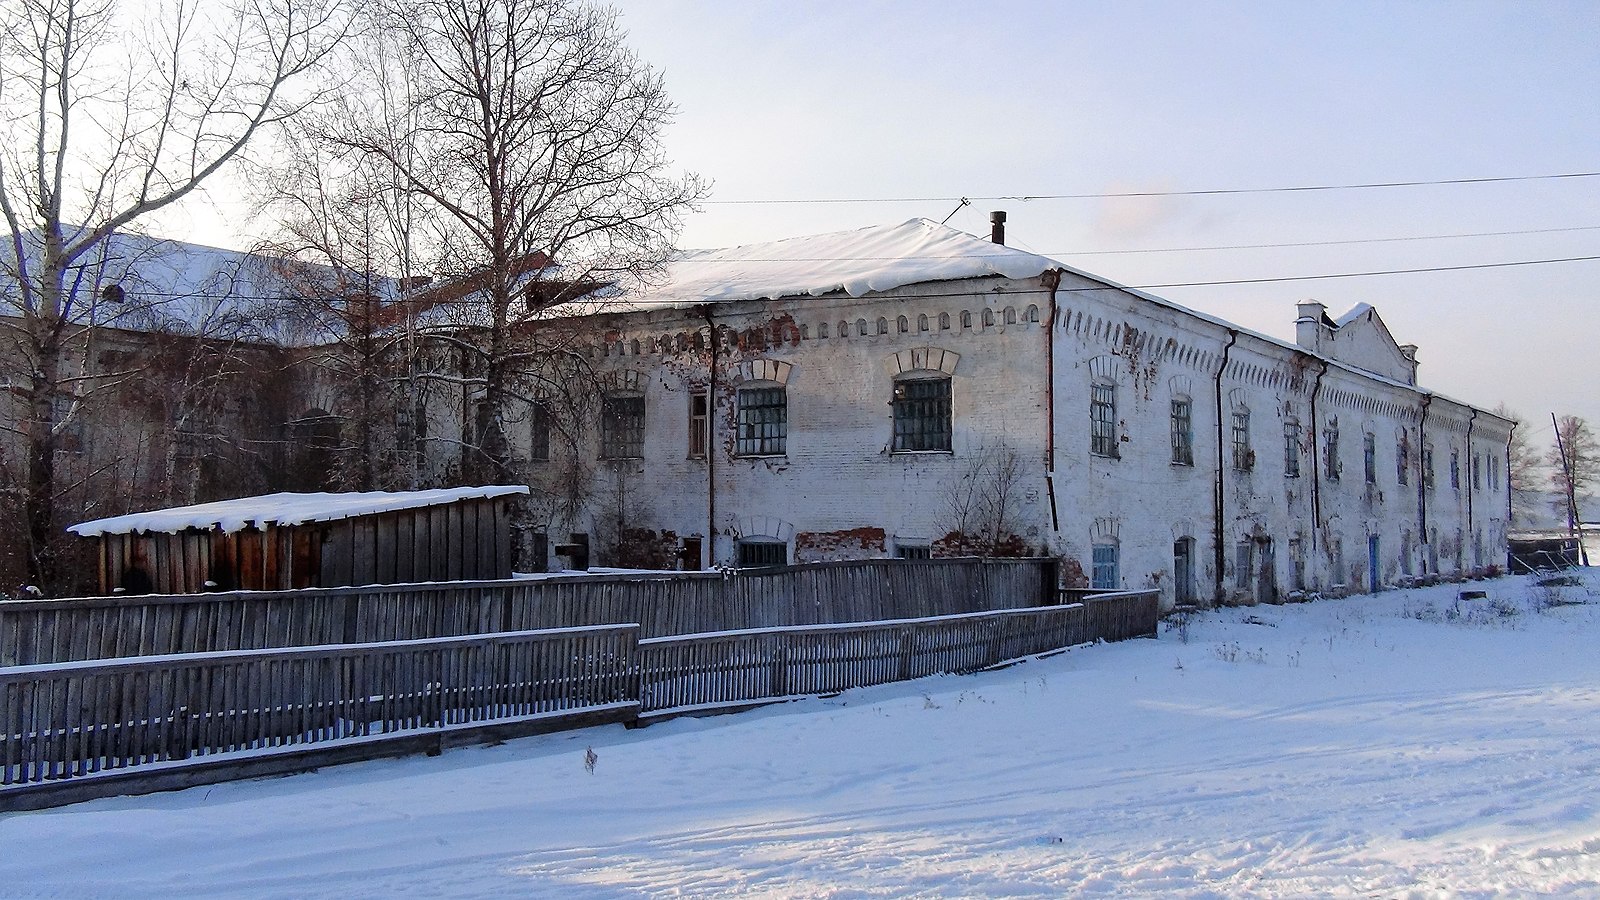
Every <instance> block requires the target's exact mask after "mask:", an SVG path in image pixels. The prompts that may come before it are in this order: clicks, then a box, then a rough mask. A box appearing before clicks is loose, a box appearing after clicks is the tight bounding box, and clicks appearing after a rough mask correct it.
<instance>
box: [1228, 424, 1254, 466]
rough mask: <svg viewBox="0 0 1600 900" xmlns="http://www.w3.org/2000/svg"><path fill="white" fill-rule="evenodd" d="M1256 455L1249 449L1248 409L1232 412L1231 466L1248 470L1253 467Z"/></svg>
mask: <svg viewBox="0 0 1600 900" xmlns="http://www.w3.org/2000/svg"><path fill="white" fill-rule="evenodd" d="M1255 464H1256V455H1255V453H1254V451H1252V450H1251V449H1250V410H1248V409H1238V410H1234V412H1233V467H1234V468H1235V469H1242V470H1246V471H1248V470H1249V469H1253V468H1255Z"/></svg>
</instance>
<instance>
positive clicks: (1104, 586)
mask: <svg viewBox="0 0 1600 900" xmlns="http://www.w3.org/2000/svg"><path fill="white" fill-rule="evenodd" d="M1120 581H1121V578H1120V576H1119V575H1118V573H1117V545H1116V544H1095V545H1094V559H1093V567H1092V574H1091V575H1090V582H1089V586H1090V587H1092V588H1094V589H1095V590H1100V591H1114V590H1116V589H1117V587H1118V586H1119V582H1120Z"/></svg>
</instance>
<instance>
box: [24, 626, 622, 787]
mask: <svg viewBox="0 0 1600 900" xmlns="http://www.w3.org/2000/svg"><path fill="white" fill-rule="evenodd" d="M637 641H638V629H637V628H636V627H634V626H631V625H606V626H598V627H591V628H581V629H555V630H545V631H524V632H512V633H506V634H491V635H474V636H469V637H455V638H442V639H434V640H426V641H404V642H398V643H386V644H357V645H336V646H328V647H305V648H295V649H273V650H245V651H235V652H229V653H201V654H178V655H172V656H158V657H140V658H131V659H118V660H92V661H84V662H75V663H64V664H53V665H42V666H19V667H15V668H10V669H0V809H5V808H27V807H28V806H29V805H35V804H37V803H38V802H39V800H40V799H41V798H39V797H37V796H36V795H41V794H52V795H53V796H51V797H49V798H46V799H47V802H49V803H50V804H52V805H53V804H55V803H61V802H72V800H73V799H77V798H78V797H76V796H72V795H68V799H61V791H59V790H53V789H55V788H60V787H63V786H65V785H69V784H71V783H74V782H77V783H79V784H80V785H83V783H84V782H86V781H101V782H104V781H110V780H115V781H118V782H120V783H121V786H119V787H118V788H117V789H115V790H112V791H109V793H126V792H128V791H129V790H138V789H139V788H140V787H141V785H140V784H139V781H140V779H143V782H144V784H143V785H142V787H143V789H144V790H161V789H165V788H170V787H183V786H188V785H189V784H196V783H205V782H206V781H215V780H221V779H222V778H229V777H248V776H240V775H238V774H235V773H234V772H232V771H229V770H230V769H235V770H236V769H239V768H241V767H242V768H244V769H245V771H247V772H248V773H249V774H252V775H254V774H265V773H267V772H270V771H275V770H276V771H295V770H302V769H305V768H309V767H312V766H315V765H316V764H318V762H319V761H320V760H319V758H318V757H317V756H316V755H315V754H310V755H308V754H306V753H304V752H301V751H304V750H308V749H310V750H325V749H334V750H339V749H341V748H343V749H344V750H345V751H346V752H345V754H344V755H345V757H347V758H371V757H377V756H384V755H390V754H391V753H395V752H402V753H404V752H417V751H419V750H435V749H437V748H438V747H439V746H441V745H442V744H443V743H444V742H447V741H448V742H450V743H462V742H470V741H472V740H481V739H482V738H483V737H485V736H489V735H494V736H512V735H517V734H532V733H538V732H540V731H549V730H555V729H557V728H561V727H573V726H575V725H583V724H592V723H594V722H596V721H631V720H632V719H634V718H635V717H636V715H637V712H638V700H637V697H638V695H639V687H638V683H637V666H636V664H635V655H636V654H635V647H636V644H637ZM390 744H394V745H396V746H394V747H391V746H388V745H390ZM352 749H354V751H355V752H354V753H353V754H352V753H350V752H349V751H350V750H352ZM208 763H221V765H220V766H219V765H215V764H210V765H208ZM275 767H276V768H275ZM208 772H209V773H212V774H220V776H221V778H218V777H210V778H207V777H206V773H208ZM119 775H131V776H133V778H132V779H131V782H132V783H131V784H130V783H129V782H130V779H128V778H116V777H115V776H119ZM147 775H148V776H149V777H148V778H146V777H144V776H147ZM97 790H98V791H99V793H101V794H103V793H107V791H105V789H104V787H103V786H102V787H101V788H98V789H96V788H94V787H92V786H88V785H84V786H83V787H82V789H81V790H80V791H79V792H78V795H79V796H94V795H96V791H97Z"/></svg>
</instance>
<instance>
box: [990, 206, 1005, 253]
mask: <svg viewBox="0 0 1600 900" xmlns="http://www.w3.org/2000/svg"><path fill="white" fill-rule="evenodd" d="M989 240H991V241H994V242H995V243H996V244H999V245H1000V246H1002V247H1004V246H1005V245H1006V211H1005V210H1003V209H997V210H995V211H994V212H992V213H989Z"/></svg>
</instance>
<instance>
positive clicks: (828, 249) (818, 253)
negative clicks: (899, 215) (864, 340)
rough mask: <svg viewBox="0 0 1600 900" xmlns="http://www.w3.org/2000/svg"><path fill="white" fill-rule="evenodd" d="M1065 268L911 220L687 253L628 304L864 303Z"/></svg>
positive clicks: (924, 221)
mask: <svg viewBox="0 0 1600 900" xmlns="http://www.w3.org/2000/svg"><path fill="white" fill-rule="evenodd" d="M1060 266H1061V264H1060V263H1058V262H1056V261H1055V260H1053V259H1049V258H1047V257H1043V256H1039V255H1037V254H1033V253H1028V252H1026V251H1023V250H1017V249H1014V248H1011V247H1006V246H1004V245H1001V244H994V243H991V242H989V241H987V240H984V239H983V238H979V237H974V236H973V235H970V234H967V233H966V232H964V231H957V230H956V229H954V228H948V227H946V226H944V225H939V224H936V223H934V222H930V221H929V220H927V219H911V220H909V221H906V222H902V223H900V224H899V225H874V226H871V227H868V228H860V229H856V230H854V231H835V232H830V233H828V234H814V235H807V236H805V237H795V238H787V239H785V240H781V241H769V242H767V243H762V244H744V245H742V246H738V247H729V248H726V249H722V250H688V251H685V252H684V253H682V254H681V255H679V256H678V257H677V258H676V259H674V260H673V261H672V262H670V263H668V264H667V277H666V279H665V280H664V281H663V282H662V283H660V284H656V285H652V286H647V287H644V288H643V289H641V290H640V291H639V293H638V294H637V295H636V296H634V297H631V298H629V299H628V300H627V301H625V303H626V304H627V305H629V306H632V307H634V308H637V309H656V308H662V307H675V306H692V305H695V304H699V303H721V302H728V301H734V300H760V299H773V298H777V297H795V296H820V295H822V294H830V293H833V292H835V291H843V292H845V293H846V294H849V295H850V296H852V297H859V296H861V295H863V294H867V293H871V292H873V291H887V290H892V289H894V288H898V287H904V286H906V285H908V284H916V283H919V282H925V281H949V280H954V279H958V278H981V277H985V276H1004V277H1006V278H1031V277H1033V276H1035V275H1038V274H1040V273H1042V272H1044V271H1045V270H1047V269H1054V268H1059V267H1060Z"/></svg>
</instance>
